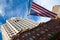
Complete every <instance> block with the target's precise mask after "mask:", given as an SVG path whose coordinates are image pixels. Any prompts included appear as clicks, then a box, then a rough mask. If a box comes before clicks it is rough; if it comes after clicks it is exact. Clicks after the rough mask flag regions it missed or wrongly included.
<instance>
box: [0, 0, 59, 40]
mask: <svg viewBox="0 0 60 40" xmlns="http://www.w3.org/2000/svg"><path fill="white" fill-rule="evenodd" d="M28 1H29V0H0V26H1V24H3V23H5V22H6V20H7V19H9V18H11V17H20V18H28V19H30V20H33V21H35V22H38V23H40V22H46V21H49V20H50V18H47V17H41V16H32V15H29V16H27V14H28V8H29V7H30V6H28V5H31V4H29V2H28ZM33 1H34V2H35V3H37V4H39V5H41V6H43V7H45V8H46V9H48V10H50V11H52V7H53V6H54V5H60V0H43V1H42V0H33ZM30 3H31V2H30ZM29 9H30V8H29ZM0 29H1V27H0ZM0 40H2V35H1V30H0Z"/></svg>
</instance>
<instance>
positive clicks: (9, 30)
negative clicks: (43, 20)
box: [2, 17, 38, 40]
mask: <svg viewBox="0 0 60 40" xmlns="http://www.w3.org/2000/svg"><path fill="white" fill-rule="evenodd" d="M37 25H38V23H36V22H33V21H32V20H29V19H20V18H17V17H15V18H11V19H9V20H6V23H5V24H3V25H2V35H3V40H11V39H12V37H13V36H15V35H17V34H18V33H22V32H24V31H26V30H30V29H32V28H35V27H36V26H37Z"/></svg>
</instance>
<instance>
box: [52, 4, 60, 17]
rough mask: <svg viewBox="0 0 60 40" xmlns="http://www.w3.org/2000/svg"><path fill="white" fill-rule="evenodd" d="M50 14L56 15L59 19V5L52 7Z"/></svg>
mask: <svg viewBox="0 0 60 40" xmlns="http://www.w3.org/2000/svg"><path fill="white" fill-rule="evenodd" d="M52 12H54V13H56V14H57V17H59V18H60V5H55V6H53V8H52Z"/></svg>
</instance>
